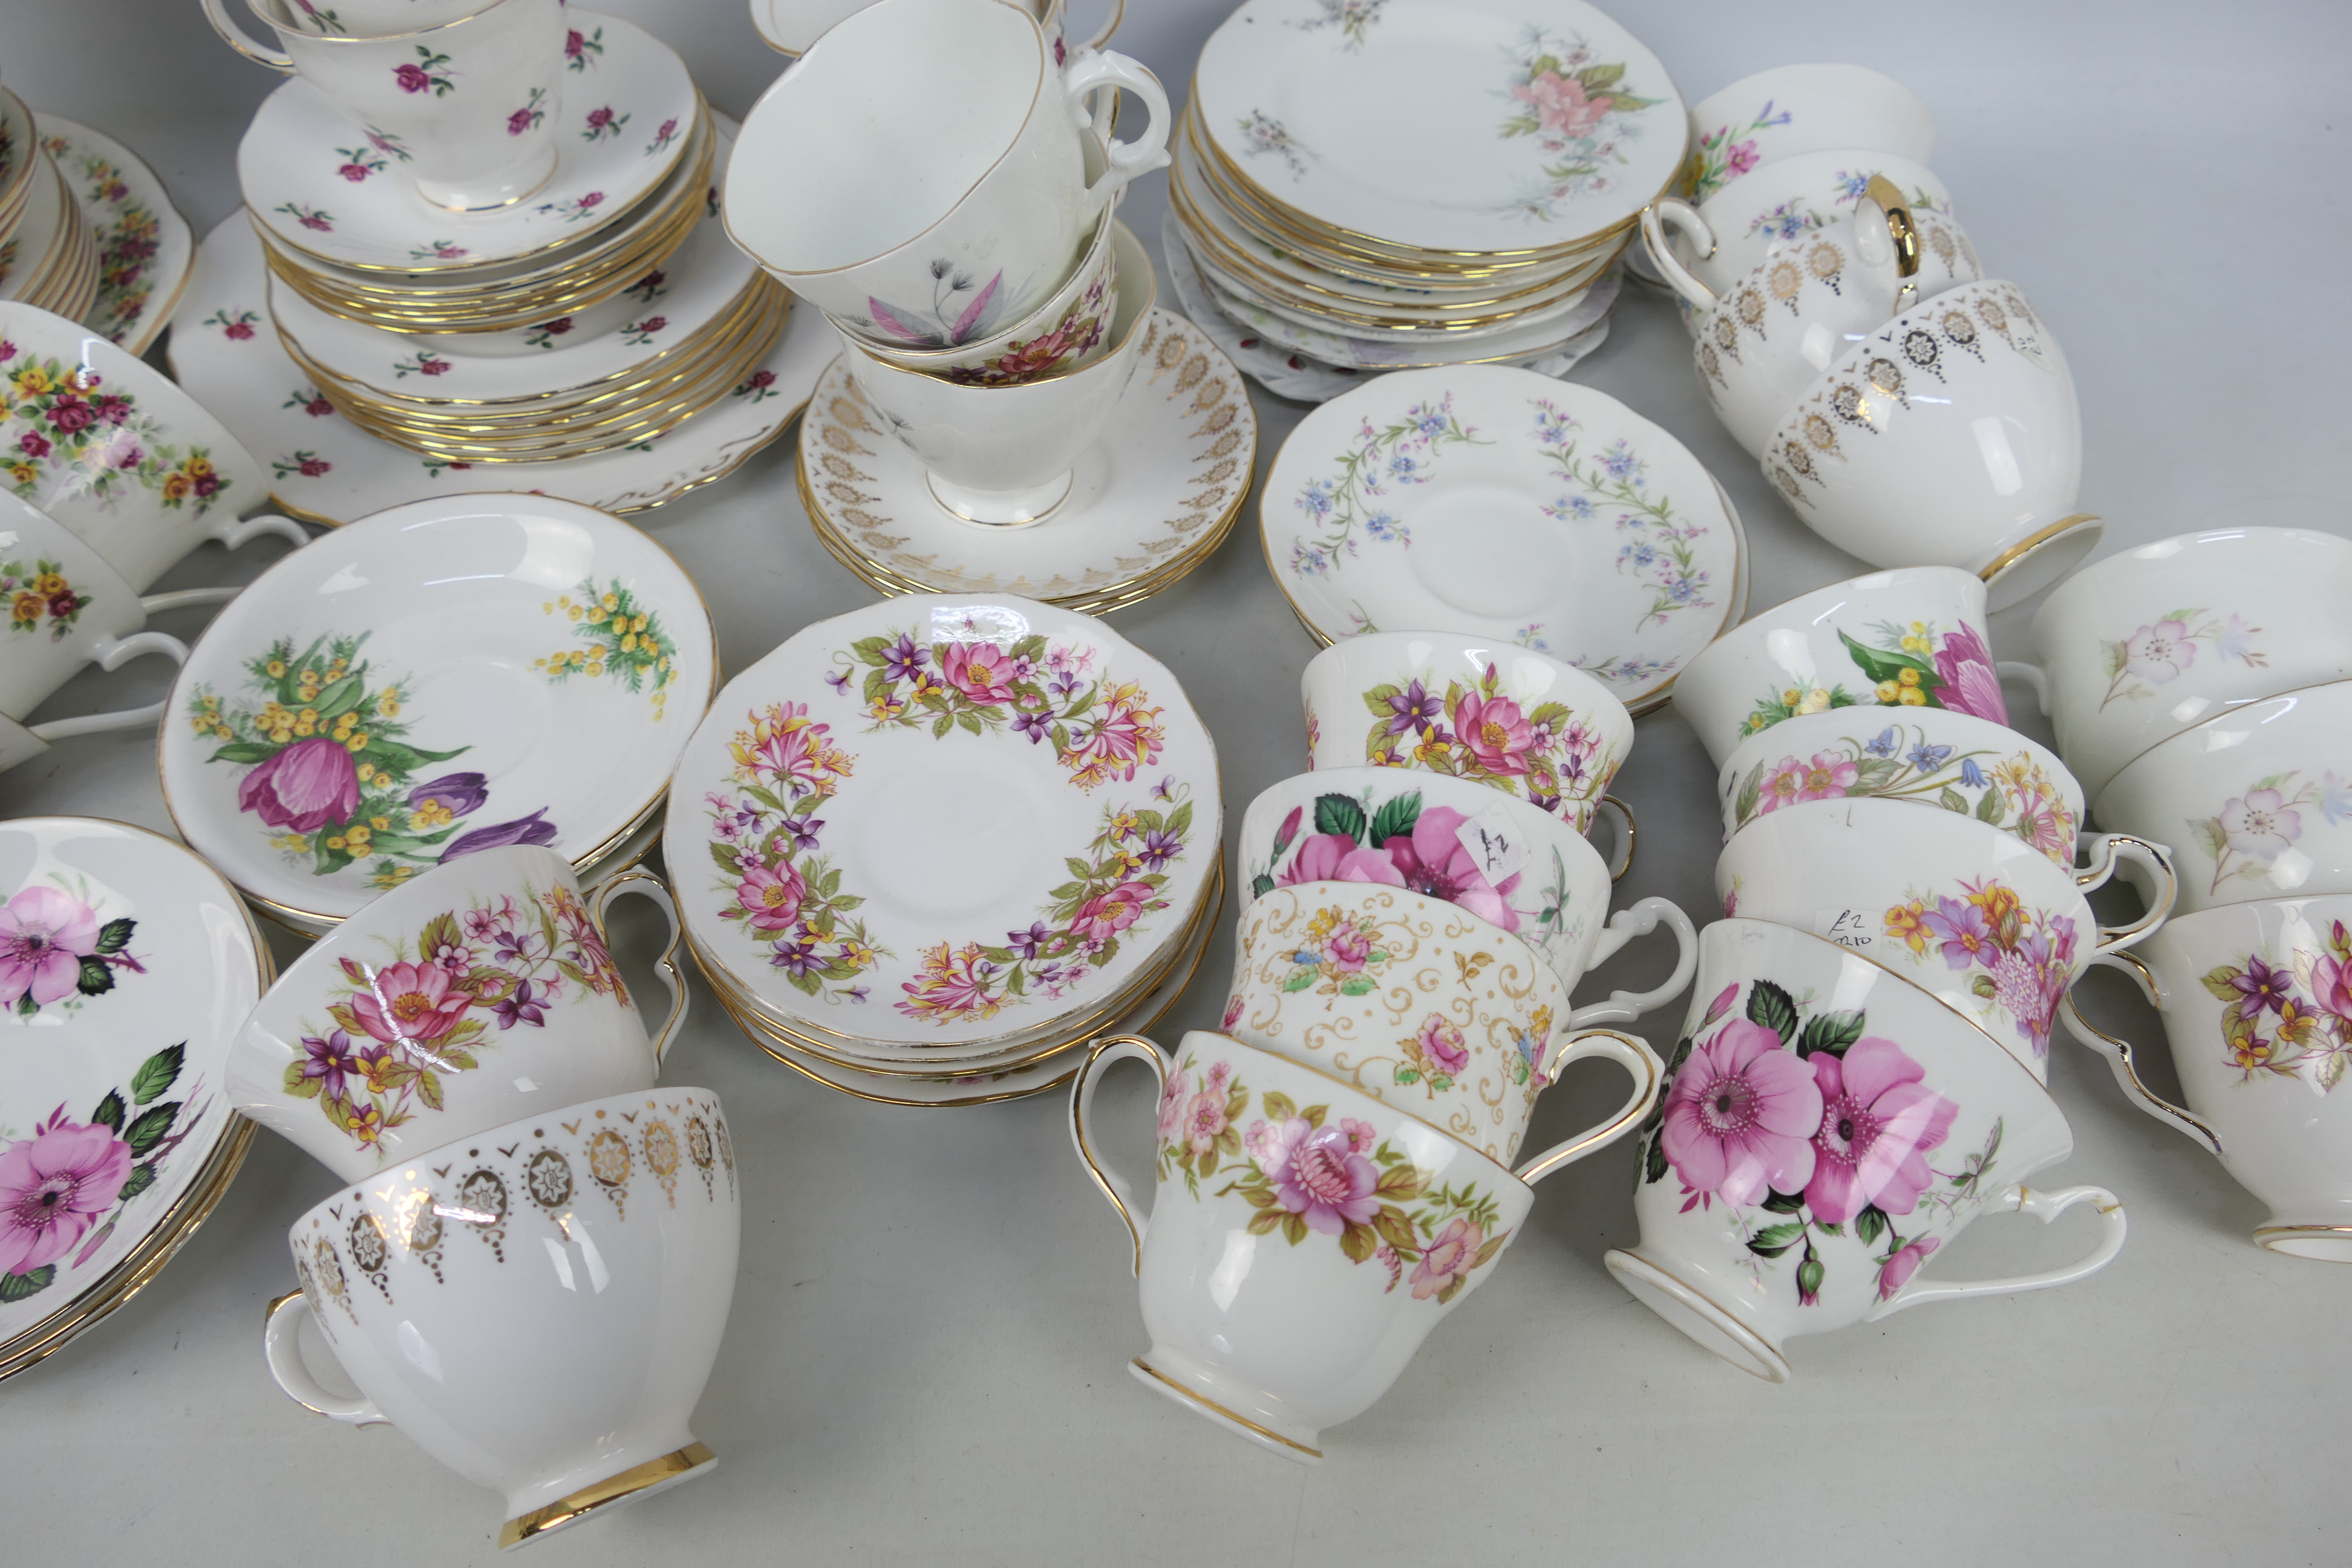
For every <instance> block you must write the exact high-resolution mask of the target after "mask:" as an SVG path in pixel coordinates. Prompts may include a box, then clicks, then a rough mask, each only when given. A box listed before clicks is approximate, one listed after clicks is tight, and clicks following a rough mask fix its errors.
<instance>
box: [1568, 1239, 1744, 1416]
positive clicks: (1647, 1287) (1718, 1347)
mask: <svg viewBox="0 0 2352 1568" xmlns="http://www.w3.org/2000/svg"><path fill="white" fill-rule="evenodd" d="M1601 1261H1602V1262H1604V1263H1606V1264H1607V1265H1608V1266H1609V1272H1610V1273H1612V1274H1613V1275H1615V1276H1616V1277H1617V1283H1618V1284H1620V1285H1622V1286H1623V1287H1625V1289H1626V1290H1627V1291H1628V1292H1629V1293H1631V1294H1632V1296H1633V1299H1634V1300H1637V1301H1639V1302H1641V1303H1642V1305H1643V1306H1644V1307H1647V1308H1649V1309H1650V1310H1652V1311H1653V1312H1655V1313H1656V1314H1657V1315H1658V1316H1659V1317H1661V1318H1664V1320H1665V1321H1667V1322H1669V1323H1672V1324H1673V1325H1674V1326H1675V1328H1677V1329H1680V1330H1681V1331H1683V1332H1684V1333H1685V1334H1686V1335H1688V1336H1689V1337H1690V1338H1691V1339H1692V1340H1693V1341H1694V1342H1696V1343H1698V1344H1700V1345H1702V1346H1704V1347H1706V1349H1708V1350H1710V1351H1713V1352H1715V1353H1716V1354H1717V1355H1718V1356H1721V1357H1722V1358H1723V1359H1724V1360H1725V1361H1727V1362H1729V1363H1731V1364H1732V1365H1734V1366H1736V1367H1738V1369H1739V1370H1740V1371H1742V1372H1745V1373H1753V1374H1754V1375H1755V1376H1758V1377H1760V1378H1762V1379H1763V1380H1764V1381H1765V1382H1767V1383H1786V1382H1788V1381H1789V1363H1788V1360H1787V1358H1786V1357H1784V1356H1782V1355H1781V1354H1780V1352H1779V1351H1778V1350H1775V1349H1774V1348H1773V1347H1772V1346H1771V1345H1770V1344H1769V1343H1768V1342H1766V1341H1765V1340H1764V1339H1763V1338H1762V1336H1760V1335H1759V1334H1758V1333H1757V1332H1756V1331H1754V1330H1753V1329H1750V1328H1748V1326H1747V1325H1746V1324H1744V1323H1742V1322H1740V1321H1739V1320H1738V1319H1737V1318H1734V1317H1733V1316H1732V1315H1731V1314H1730V1313H1728V1312H1727V1311H1725V1310H1723V1309H1722V1308H1720V1307H1718V1306H1717V1305H1716V1304H1715V1303H1714V1302H1712V1301H1710V1300H1707V1299H1706V1297H1705V1296H1702V1295H1700V1294H1699V1293H1698V1292H1697V1291H1696V1290H1694V1289H1691V1288H1690V1287H1689V1286H1687V1285H1685V1284H1684V1283H1683V1282H1682V1281H1681V1280H1679V1279H1675V1277H1674V1276H1673V1275H1671V1274H1669V1273H1667V1272H1666V1271H1665V1270H1664V1269H1663V1268H1659V1267H1658V1266H1657V1265H1656V1264H1654V1263H1652V1262H1651V1261H1650V1260H1649V1259H1648V1258H1643V1257H1642V1256H1641V1255H1640V1254H1638V1253H1633V1252H1627V1251H1625V1250H1623V1249H1622V1248H1619V1247H1612V1248H1611V1249H1610V1251H1609V1254H1608V1256H1607V1257H1606V1258H1602V1259H1601Z"/></svg>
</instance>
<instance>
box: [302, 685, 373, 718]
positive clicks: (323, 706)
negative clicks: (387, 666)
mask: <svg viewBox="0 0 2352 1568" xmlns="http://www.w3.org/2000/svg"><path fill="white" fill-rule="evenodd" d="M366 695H367V683H366V682H365V681H363V680H362V679H360V678H359V677H358V676H356V675H346V676H345V677H343V678H342V679H341V680H338V681H337V682H335V683H334V684H333V685H332V686H330V687H329V688H327V689H325V690H324V691H321V692H320V693H319V695H318V696H317V697H315V698H313V699H311V700H310V702H309V703H308V704H307V706H308V707H310V708H313V709H315V710H318V714H319V718H320V721H321V722H324V721H329V720H332V719H335V718H338V717H340V716H341V715H342V714H345V713H348V712H350V711H351V710H352V709H354V708H356V707H358V706H359V705H360V699H361V698H362V697H364V696H366Z"/></svg>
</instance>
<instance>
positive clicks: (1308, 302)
mask: <svg viewBox="0 0 2352 1568" xmlns="http://www.w3.org/2000/svg"><path fill="white" fill-rule="evenodd" d="M1687 135H1688V121H1687V116H1686V114H1685V110H1684V108H1683V103H1682V100H1681V98H1680V96H1679V95H1678V94H1677V93H1676V92H1675V88H1674V85H1673V83H1672V82H1671V81H1670V80H1668V79H1667V77H1666V74H1665V71H1664V68H1663V67H1662V66H1660V65H1659V63H1658V61H1657V59H1656V58H1655V57H1654V56H1653V55H1652V54H1651V53H1650V52H1649V51H1648V50H1647V49H1645V48H1643V47H1642V45H1641V44H1640V43H1639V42H1637V41H1636V40H1635V39H1634V38H1633V37H1631V36H1630V35H1629V34H1627V33H1626V32H1625V31H1624V30H1623V29H1622V27H1620V26H1617V24H1616V23H1614V22H1613V21H1612V20H1611V19H1610V18H1609V17H1607V16H1604V15H1602V14H1601V12H1599V11H1597V10H1595V9H1593V8H1592V7H1591V6H1590V5H1582V4H1580V3H1579V0H1544V3H1543V4H1540V5H1538V4H1536V3H1535V0H1494V3H1492V4H1488V5H1482V6H1481V7H1479V8H1478V9H1477V10H1476V11H1475V12H1465V11H1463V10H1462V9H1460V8H1459V7H1458V6H1454V5H1445V4H1443V3H1441V0H1379V3H1377V4H1372V5H1365V4H1361V3H1360V0H1248V3H1247V4H1245V5H1243V6H1242V7H1241V8H1240V9H1239V10H1237V11H1235V12H1234V15H1233V16H1231V17H1229V18H1228V19H1227V20H1226V22H1225V23H1224V25H1223V26H1221V27H1219V28H1218V30H1217V31H1216V33H1215V34H1214V35H1213V36H1212V37H1211V38H1210V40H1209V43H1208V45H1207V47H1205V48H1204V49H1203V50H1202V55H1201V60H1200V66H1199V68H1198V73H1197V75H1196V76H1195V78H1194V81H1193V90H1192V101H1191V103H1190V105H1189V106H1188V107H1187V109H1186V110H1185V113H1184V116H1183V120H1182V123H1181V126H1180V127H1179V129H1178V132H1177V134H1175V135H1174V136H1172V137H1171V151H1172V153H1173V157H1174V163H1173V166H1172V168H1171V177H1170V185H1169V190H1170V216H1171V221H1170V226H1169V237H1170V239H1171V245H1170V247H1169V248H1170V252H1171V255H1170V262H1171V268H1175V269H1176V270H1177V272H1178V279H1177V282H1178V288H1179V292H1180V295H1187V296H1191V298H1188V299H1187V305H1188V308H1198V306H1206V307H1208V308H1209V309H1211V310H1213V312H1214V313H1215V314H1216V315H1218V316H1221V317H1223V319H1224V320H1225V321H1227V322H1228V323H1230V324H1232V325H1234V326H1236V327H1238V328H1240V329H1242V330H1244V331H1245V332H1247V333H1248V334H1251V335H1253V336H1255V337H1256V338H1259V339H1262V340H1264V341H1265V342H1267V343H1269V344H1271V345H1273V346H1274V347H1275V348H1276V349H1279V350H1283V351H1287V353H1289V354H1291V355H1295V356H1303V357H1304V358H1306V359H1307V360H1309V361H1312V362H1315V363H1319V364H1320V365H1323V366H1327V367H1332V368H1335V369H1338V370H1343V371H1349V372H1364V371H1374V370H1391V369H1402V368H1409V367H1430V366H1440V365H1456V364H1471V363H1509V364H1537V363H1546V362H1556V361H1559V360H1560V359H1561V358H1562V357H1563V356H1567V357H1568V358H1569V359H1570V360H1571V361H1572V358H1573V357H1574V356H1575V355H1576V354H1578V353H1580V352H1583V351H1584V350H1585V349H1586V348H1587V347H1589V345H1590V344H1591V342H1595V341H1597V339H1596V337H1595V336H1594V334H1597V333H1600V332H1603V331H1605V330H1606V325H1605V324H1606V317H1607V314H1608V310H1609V307H1610V305H1611V303H1612V302H1613V300H1614V299H1615V293H1616V288H1615V276H1614V274H1613V273H1612V271H1611V270H1610V269H1611V267H1612V263H1613V262H1614V261H1615V260H1616V258H1617V256H1618V254H1619V252H1620V251H1622V249H1623V248H1624V247H1625V245H1626V242H1627V240H1628V239H1629V238H1631V237H1632V235H1633V226H1634V223H1635V220H1636V217H1637V216H1638V215H1639V213H1640V211H1641V209H1642V207H1643V205H1645V204H1646V203H1647V202H1649V201H1650V200H1651V199H1652V198H1653V197H1654V196H1655V195H1657V194H1658V193H1659V192H1660V191H1662V190H1664V188H1665V187H1666V186H1667V185H1668V184H1671V183H1672V181H1673V180H1674V178H1675V174H1677V172H1678V170H1679V168H1680V165H1681V163H1682V159H1683V151H1684V145H1685V141H1686V139H1687ZM1179 252H1181V259H1180V257H1179V254H1178V253H1179ZM1196 301H1197V304H1196ZM1245 364H1246V362H1245ZM1547 368H1559V367H1556V366H1554V365H1551V364H1549V363H1547Z"/></svg>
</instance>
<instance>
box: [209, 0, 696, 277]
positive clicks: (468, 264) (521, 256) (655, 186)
mask: <svg viewBox="0 0 2352 1568" xmlns="http://www.w3.org/2000/svg"><path fill="white" fill-rule="evenodd" d="M622 19H624V20H625V18H622ZM639 30H640V31H643V29H642V28H640V29H639ZM646 38H647V40H648V41H650V42H651V43H652V44H653V46H654V47H656V48H657V49H660V50H662V51H663V52H665V53H667V54H669V55H671V56H672V57H673V58H675V57H676V54H677V51H676V50H674V49H671V48H670V47H669V46H668V45H667V44H665V43H663V42H661V41H660V40H659V39H657V38H655V37H653V35H652V34H651V33H646ZM683 63H684V62H683V61H681V62H680V64H681V65H683ZM688 91H689V92H690V93H691V94H692V96H693V103H694V106H693V108H692V109H691V110H689V111H688V113H689V118H688V124H687V133H686V134H685V135H683V136H680V137H679V138H678V139H677V152H675V153H671V154H670V156H669V160H668V162H667V163H666V164H665V165H664V166H663V168H662V170H661V172H660V173H659V174H656V175H655V176H654V179H653V183H652V184H648V185H647V186H646V188H645V189H644V191H642V192H641V193H639V195H638V197H637V199H636V200H635V201H634V202H630V203H628V204H627V205H624V206H621V207H619V208H616V209H615V210H614V211H613V212H610V213H607V214H606V215H605V216H604V217H602V218H600V219H597V220H596V221H594V222H593V223H591V224H590V225H589V226H587V227H586V228H583V229H577V230H574V231H573V232H572V233H570V234H567V235H564V236H563V237H561V238H559V239H554V240H551V241H549V242H548V243H547V244H545V245H539V246H534V247H531V248H530V249H529V250H521V251H517V252H515V253H514V254H513V255H510V256H497V257H490V258H485V259H483V260H480V261H465V262H458V263H457V264H455V265H453V266H448V267H420V266H415V265H409V266H394V265H392V264H390V263H386V262H380V261H352V260H349V259H347V258H343V257H340V256H331V255H329V254H328V253H327V252H325V251H323V250H313V249H312V248H310V247H309V246H307V245H304V244H302V243H301V242H300V241H299V240H296V239H290V238H289V237H286V236H285V235H282V234H278V233H277V232H276V231H275V230H274V229H273V230H272V231H271V232H272V237H273V238H275V239H277V240H278V242H279V243H281V244H283V245H284V246H285V247H286V248H287V249H289V250H291V251H294V252H296V253H297V254H299V255H302V256H306V257H309V258H311V259H312V260H314V261H323V262H325V263H326V264H327V265H328V266H330V267H338V268H342V269H343V270H344V271H346V272H385V273H396V274H399V275H402V276H405V277H415V276H419V275H427V274H429V275H436V276H445V275H448V274H453V273H464V272H478V271H480V270H481V269H483V268H489V267H511V266H513V265H515V264H516V263H517V262H520V261H528V260H530V259H531V258H533V257H537V256H546V255H549V254H551V252H554V251H558V250H562V248H564V247H566V246H572V245H577V244H579V243H580V242H581V241H582V240H583V239H587V238H589V237H592V236H593V235H599V234H602V233H604V231H605V230H606V229H609V228H611V227H612V226H614V224H617V223H620V222H622V221H623V220H624V219H625V218H627V217H628V216H629V215H630V214H631V213H633V212H635V211H636V210H637V209H639V208H640V207H642V206H643V205H645V202H646V197H649V196H653V195H657V194H659V192H660V190H661V188H662V186H663V185H665V184H668V182H669V177H670V176H671V175H672V174H676V173H677V171H678V168H679V166H680V165H682V164H683V163H685V162H686V154H687V152H688V148H689V147H690V146H691V145H692V144H693V142H694V139H695V137H696V135H697V134H698V132H700V131H701V130H702V128H703V127H704V126H705V125H706V124H708V123H709V121H710V105H709V103H707V102H705V101H704V100H703V97H702V89H700V88H698V87H694V86H692V85H691V83H690V82H689V86H688ZM561 168H562V165H561V163H558V172H561ZM553 177H554V175H553V174H551V175H550V176H549V178H551V179H552V178H553ZM245 210H246V211H247V212H248V213H250V212H252V211H253V210H254V209H253V203H252V201H251V200H250V199H249V198H248V199H247V201H246V203H245ZM256 216H258V215H256ZM449 216H453V217H455V216H459V215H454V214H453V215H449ZM419 259H421V258H419Z"/></svg>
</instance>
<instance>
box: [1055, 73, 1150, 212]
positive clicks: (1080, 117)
mask: <svg viewBox="0 0 2352 1568" xmlns="http://www.w3.org/2000/svg"><path fill="white" fill-rule="evenodd" d="M1100 87H1108V88H1109V89H1112V90H1113V91H1114V92H1116V91H1117V90H1118V89H1120V88H1125V89H1127V90H1128V91H1129V92H1131V93H1133V94H1135V95H1136V96H1137V97H1138V98H1140V99H1141V100H1143V105H1144V108H1145V109H1147V110H1150V115H1151V118H1150V121H1149V122H1148V123H1147V124H1146V125H1145V126H1144V128H1143V134H1142V135H1140V136H1138V137H1136V138H1134V139H1133V140H1131V141H1127V142H1110V143H1109V144H1108V146H1106V147H1105V148H1104V155H1105V157H1106V159H1107V161H1108V167H1107V168H1106V169H1105V170H1104V171H1103V176H1102V178H1101V179H1099V180H1097V181H1096V182H1095V183H1094V184H1091V185H1088V186H1087V202H1088V203H1089V205H1090V206H1091V207H1092V208H1093V209H1094V210H1096V211H1099V210H1101V207H1102V205H1103V204H1104V203H1105V202H1107V201H1108V200H1110V198H1111V197H1112V195H1115V194H1116V193H1117V192H1118V189H1119V188H1120V187H1121V186H1123V185H1125V184H1127V183H1128V182H1129V180H1132V179H1133V178H1135V177H1136V176H1137V175H1138V174H1150V172H1151V171H1152V170H1154V169H1160V168H1165V167H1166V166H1167V163H1168V94H1167V93H1166V92H1165V91H1163V90H1162V89H1161V88H1160V79H1159V78H1158V77H1156V76H1153V75H1152V74H1151V73H1150V71H1148V70H1146V69H1145V68H1143V67H1142V65H1140V64H1139V63H1138V62H1137V61H1135V60H1131V59H1129V58H1127V57H1126V56H1125V55H1122V54H1119V53H1118V52H1117V51H1115V50H1111V49H1081V50H1080V51H1078V53H1076V54H1075V55H1072V56H1071V57H1070V63H1069V64H1068V65H1066V66H1064V67H1063V68H1062V90H1063V91H1064V92H1065V93H1066V94H1067V95H1068V98H1069V103H1070V117H1071V119H1072V120H1073V121H1076V124H1077V125H1079V126H1080V127H1081V128H1084V127H1087V126H1091V125H1092V124H1094V122H1095V117H1094V111H1093V110H1090V109H1088V108H1087V98H1088V97H1089V96H1090V95H1091V94H1092V93H1093V92H1094V90H1095V89H1097V88H1100Z"/></svg>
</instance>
